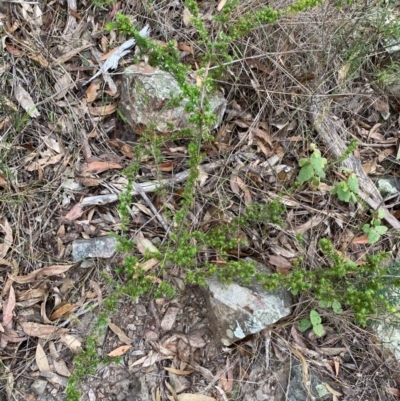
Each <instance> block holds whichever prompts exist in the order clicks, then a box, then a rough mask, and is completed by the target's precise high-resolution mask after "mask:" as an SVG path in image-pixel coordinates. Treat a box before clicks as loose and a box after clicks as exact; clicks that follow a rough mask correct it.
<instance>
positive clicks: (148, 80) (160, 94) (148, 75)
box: [119, 64, 227, 134]
mask: <svg viewBox="0 0 400 401" xmlns="http://www.w3.org/2000/svg"><path fill="white" fill-rule="evenodd" d="M187 81H188V83H189V82H190V83H192V84H193V85H195V82H194V80H191V79H190V78H189V77H187ZM180 95H182V90H181V88H180V87H179V85H178V82H177V81H176V79H175V78H174V77H173V75H171V74H170V73H168V72H166V71H163V70H161V69H159V68H153V67H151V66H149V65H144V64H143V65H132V66H130V67H128V68H127V69H126V70H125V71H124V73H123V76H122V84H121V101H120V104H119V109H120V110H121V113H122V114H123V116H124V117H125V119H126V120H127V121H128V123H129V125H130V126H131V127H132V128H133V129H134V130H135V131H136V133H142V132H145V131H146V128H148V127H151V129H152V130H153V131H158V132H159V133H161V134H167V133H173V132H176V131H179V130H182V129H184V128H190V126H191V125H192V126H193V124H190V123H189V118H190V114H189V113H188V112H187V111H186V110H185V106H186V105H187V103H188V99H182V100H181V101H180V103H179V105H178V106H174V105H169V104H171V103H173V102H171V101H172V100H174V99H176V98H177V97H179V96H180ZM209 103H210V108H211V111H212V112H213V113H214V115H215V116H216V123H215V125H214V127H213V128H216V127H218V126H219V125H220V123H221V121H222V117H223V115H224V113H225V109H226V105H227V101H226V99H225V98H224V97H223V95H222V93H221V92H217V93H214V94H212V95H211V96H210V99H209Z"/></svg>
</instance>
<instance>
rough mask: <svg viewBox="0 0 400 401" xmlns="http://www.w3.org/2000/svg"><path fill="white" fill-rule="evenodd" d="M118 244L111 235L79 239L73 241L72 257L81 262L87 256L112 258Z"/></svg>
mask: <svg viewBox="0 0 400 401" xmlns="http://www.w3.org/2000/svg"><path fill="white" fill-rule="evenodd" d="M116 245H117V240H116V239H115V238H114V237H111V236H105V237H98V238H90V239H77V240H75V241H74V242H73V243H72V259H73V261H74V262H79V261H81V260H83V259H86V258H110V257H111V256H113V255H114V253H115V247H116Z"/></svg>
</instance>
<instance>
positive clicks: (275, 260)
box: [269, 255, 292, 270]
mask: <svg viewBox="0 0 400 401" xmlns="http://www.w3.org/2000/svg"><path fill="white" fill-rule="evenodd" d="M269 263H271V265H274V266H276V267H277V268H279V269H282V270H289V269H291V268H292V264H291V263H290V262H289V261H288V260H287V259H285V258H284V257H283V256H281V255H271V256H270V257H269Z"/></svg>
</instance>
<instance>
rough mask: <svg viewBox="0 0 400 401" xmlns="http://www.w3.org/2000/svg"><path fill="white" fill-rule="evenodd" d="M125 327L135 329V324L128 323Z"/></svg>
mask: <svg viewBox="0 0 400 401" xmlns="http://www.w3.org/2000/svg"><path fill="white" fill-rule="evenodd" d="M126 327H127V329H128V330H130V331H135V330H136V326H135V325H134V324H133V323H129V324H128V325H127V326H126Z"/></svg>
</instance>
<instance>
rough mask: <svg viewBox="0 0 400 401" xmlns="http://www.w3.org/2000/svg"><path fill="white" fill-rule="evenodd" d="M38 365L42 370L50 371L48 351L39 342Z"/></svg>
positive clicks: (37, 347)
mask: <svg viewBox="0 0 400 401" xmlns="http://www.w3.org/2000/svg"><path fill="white" fill-rule="evenodd" d="M36 365H37V366H38V368H39V370H40V371H41V372H50V365H49V361H48V360H47V356H46V353H45V352H44V349H43V347H42V346H41V345H40V344H39V343H38V345H37V346H36Z"/></svg>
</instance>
